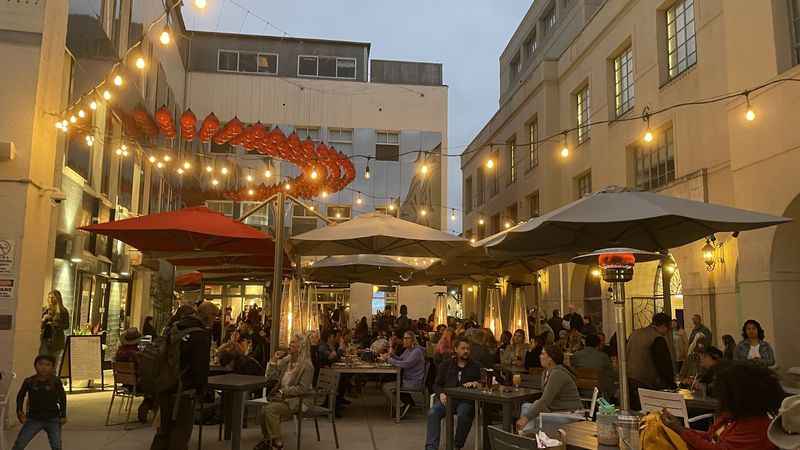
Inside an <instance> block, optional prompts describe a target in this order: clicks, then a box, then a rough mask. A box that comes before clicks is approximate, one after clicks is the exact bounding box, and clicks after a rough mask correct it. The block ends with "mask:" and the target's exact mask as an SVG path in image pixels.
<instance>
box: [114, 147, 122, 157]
mask: <svg viewBox="0 0 800 450" xmlns="http://www.w3.org/2000/svg"><path fill="white" fill-rule="evenodd" d="M114 153H116V154H117V156H120V155H122V149H121V148H118V149H117V150H116V151H115V152H114Z"/></svg>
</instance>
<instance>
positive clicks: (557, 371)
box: [517, 345, 582, 434]
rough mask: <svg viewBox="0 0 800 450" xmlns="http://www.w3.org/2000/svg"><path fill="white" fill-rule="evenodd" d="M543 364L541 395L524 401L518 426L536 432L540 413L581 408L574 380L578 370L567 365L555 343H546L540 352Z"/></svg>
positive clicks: (525, 431)
mask: <svg viewBox="0 0 800 450" xmlns="http://www.w3.org/2000/svg"><path fill="white" fill-rule="evenodd" d="M539 359H540V361H541V363H542V367H543V368H544V369H545V370H544V372H543V373H542V396H541V397H540V398H539V400H536V401H535V402H533V403H523V404H522V417H520V418H519V420H517V430H521V431H522V433H523V434H535V433H536V431H537V430H538V429H539V424H538V422H539V414H540V413H543V412H554V411H576V410H579V409H581V408H582V405H581V399H580V396H579V395H578V386H577V385H576V384H575V374H573V373H572V371H571V370H570V369H569V368H567V367H565V366H564V353H563V352H562V351H561V349H560V348H558V347H557V346H555V345H547V346H545V347H544V350H542V354H541V355H540V356H539Z"/></svg>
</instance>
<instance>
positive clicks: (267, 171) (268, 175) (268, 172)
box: [264, 169, 272, 178]
mask: <svg viewBox="0 0 800 450" xmlns="http://www.w3.org/2000/svg"><path fill="white" fill-rule="evenodd" d="M264 178H272V171H271V170H269V169H267V170H265V171H264Z"/></svg>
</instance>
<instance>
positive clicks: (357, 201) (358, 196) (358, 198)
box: [356, 192, 363, 205]
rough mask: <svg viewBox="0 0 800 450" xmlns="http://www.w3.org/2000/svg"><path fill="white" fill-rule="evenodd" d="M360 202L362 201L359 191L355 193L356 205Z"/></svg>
mask: <svg viewBox="0 0 800 450" xmlns="http://www.w3.org/2000/svg"><path fill="white" fill-rule="evenodd" d="M361 203H363V200H361V193H360V192H359V193H358V194H356V205H360V204H361Z"/></svg>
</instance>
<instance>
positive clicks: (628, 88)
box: [614, 47, 634, 117]
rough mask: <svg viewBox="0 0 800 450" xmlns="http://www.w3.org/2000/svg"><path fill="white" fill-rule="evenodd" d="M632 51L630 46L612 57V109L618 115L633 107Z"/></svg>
mask: <svg viewBox="0 0 800 450" xmlns="http://www.w3.org/2000/svg"><path fill="white" fill-rule="evenodd" d="M633 97H634V96H633V51H632V50H631V48H630V47H628V48H627V49H625V50H624V51H623V52H622V53H620V54H619V56H617V57H616V58H614V111H615V112H616V117H620V116H622V115H623V114H625V113H626V112H628V111H630V109H631V108H633Z"/></svg>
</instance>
